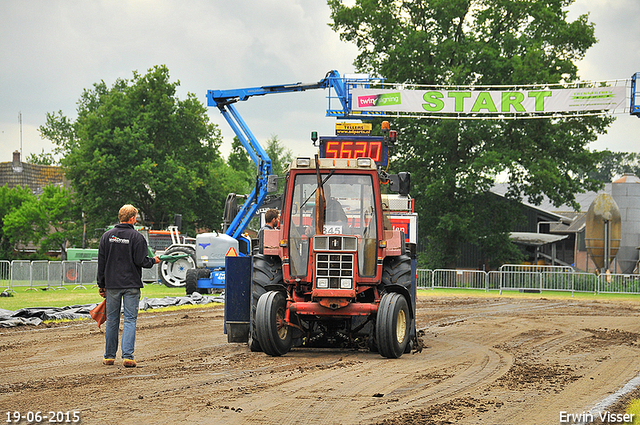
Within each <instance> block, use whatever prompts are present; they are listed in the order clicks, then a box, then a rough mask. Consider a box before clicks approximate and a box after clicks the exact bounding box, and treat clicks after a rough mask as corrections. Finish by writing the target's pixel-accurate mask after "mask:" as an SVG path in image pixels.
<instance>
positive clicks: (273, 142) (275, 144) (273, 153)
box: [264, 135, 293, 193]
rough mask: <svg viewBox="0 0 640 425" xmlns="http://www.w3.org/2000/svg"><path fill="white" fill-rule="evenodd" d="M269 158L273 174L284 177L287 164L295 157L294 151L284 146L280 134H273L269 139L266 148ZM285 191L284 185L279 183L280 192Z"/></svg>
mask: <svg viewBox="0 0 640 425" xmlns="http://www.w3.org/2000/svg"><path fill="white" fill-rule="evenodd" d="M264 150H265V152H267V155H269V158H271V168H272V170H273V171H272V172H273V174H275V175H276V176H279V177H284V175H285V173H286V172H287V165H288V164H289V163H290V162H291V161H292V159H293V153H292V152H291V150H290V149H287V148H285V147H284V145H283V144H282V142H281V141H280V139H278V136H276V135H273V136H271V138H270V139H269V140H267V145H266V147H265V148H264ZM282 192H284V185H283V184H282V183H280V184H278V193H282Z"/></svg>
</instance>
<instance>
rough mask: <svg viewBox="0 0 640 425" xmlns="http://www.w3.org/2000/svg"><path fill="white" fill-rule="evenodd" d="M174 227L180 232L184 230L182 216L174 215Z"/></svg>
mask: <svg viewBox="0 0 640 425" xmlns="http://www.w3.org/2000/svg"><path fill="white" fill-rule="evenodd" d="M173 225H174V226H176V227H177V228H178V231H180V230H182V214H174V216H173Z"/></svg>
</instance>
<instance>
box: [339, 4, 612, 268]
mask: <svg viewBox="0 0 640 425" xmlns="http://www.w3.org/2000/svg"><path fill="white" fill-rule="evenodd" d="M572 2H573V1H572V0H533V1H526V2H524V1H511V0H447V1H443V0H413V1H391V2H387V1H382V0H356V1H355V4H354V5H353V6H345V5H344V4H343V3H342V1H341V0H329V1H328V4H329V6H330V7H331V10H332V14H331V17H332V19H333V23H332V24H331V26H332V28H333V29H334V30H335V31H336V32H338V33H339V34H340V37H341V38H342V39H343V40H345V41H349V42H353V43H355V44H356V45H357V46H358V48H359V51H360V53H359V55H358V57H357V58H356V60H355V65H356V67H357V68H358V71H361V72H372V73H376V74H378V75H380V76H382V77H385V78H386V79H387V80H388V81H391V82H397V83H412V84H430V85H446V84H450V85H469V84H475V85H492V84H494V85H495V84H500V85H522V84H534V83H557V82H560V81H574V80H577V78H578V76H577V67H576V65H575V64H574V62H575V61H577V60H579V59H581V58H582V57H583V56H584V53H585V51H586V50H587V49H588V48H589V47H590V46H592V45H593V44H594V43H595V42H596V39H595V37H594V26H593V24H592V23H590V22H588V17H587V16H586V15H583V16H580V17H578V18H577V19H576V20H575V21H573V22H568V21H567V12H566V8H567V7H568V6H569V5H570V4H571V3H572ZM611 121H612V119H611V118H606V117H576V118H569V119H564V120H558V119H553V118H545V119H537V120H521V121H517V120H509V121H488V120H487V121H485V120H466V121H455V120H445V119H442V120H436V119H429V120H426V119H425V120H408V119H398V120H396V121H395V122H394V127H396V128H397V129H398V130H399V131H398V134H399V136H398V139H399V142H398V144H397V146H396V150H395V155H394V157H393V168H396V169H404V170H408V171H411V173H412V183H413V188H412V194H413V195H414V197H415V198H416V204H417V210H418V212H419V214H420V215H421V219H420V223H421V227H420V233H421V235H422V237H423V238H426V239H428V241H429V249H430V253H429V255H428V258H429V259H430V263H429V264H427V266H431V267H443V266H445V267H453V266H455V262H456V259H457V256H458V252H459V247H460V245H461V243H462V242H470V243H474V244H476V245H480V246H484V247H486V248H489V247H491V250H493V253H492V256H494V257H495V258H502V259H504V258H506V256H505V254H509V252H513V248H512V247H511V246H506V245H509V244H505V243H504V242H505V241H506V238H505V234H506V232H508V231H509V230H510V229H508V228H502V229H501V231H499V230H497V229H496V231H493V232H491V233H490V234H484V233H485V232H484V230H483V229H484V228H485V227H486V226H485V223H484V220H482V219H481V217H487V216H491V215H492V216H494V217H501V216H503V215H505V214H506V212H504V211H503V210H502V208H504V207H503V206H500V204H497V205H492V206H491V208H495V209H494V210H489V209H488V208H489V204H483V203H475V204H474V202H473V201H474V199H477V196H478V195H479V194H482V193H486V192H487V191H489V190H490V188H491V186H492V185H493V184H494V182H495V180H496V178H497V176H499V175H501V176H502V175H504V176H507V177H508V179H509V180H508V182H509V188H510V189H509V191H508V193H507V197H508V198H509V199H512V200H516V201H520V200H522V199H523V198H528V200H529V202H532V203H539V202H541V200H542V198H543V195H546V196H548V197H549V198H550V199H551V201H552V202H553V203H554V204H556V205H560V204H562V203H569V204H573V205H574V206H577V204H576V203H575V198H574V196H575V194H576V193H578V192H581V191H584V190H594V189H597V188H598V187H600V183H599V182H597V181H595V180H594V179H591V178H589V176H588V173H590V172H591V171H593V170H594V163H595V161H596V160H597V157H596V155H595V154H594V153H592V152H589V151H588V149H587V145H588V143H590V142H592V141H594V140H595V139H596V137H597V134H598V133H602V132H604V130H605V128H606V126H607V125H608V124H609V123H610V122H611ZM502 204H503V205H506V204H507V203H502ZM500 246H504V248H505V249H504V250H503V251H502V252H497V251H496V250H498V251H500Z"/></svg>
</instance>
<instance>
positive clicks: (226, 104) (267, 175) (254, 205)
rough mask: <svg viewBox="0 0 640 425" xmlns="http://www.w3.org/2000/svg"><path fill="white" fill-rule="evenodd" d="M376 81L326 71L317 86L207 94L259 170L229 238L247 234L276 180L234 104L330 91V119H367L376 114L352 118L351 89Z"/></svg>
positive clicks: (361, 75)
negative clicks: (318, 90)
mask: <svg viewBox="0 0 640 425" xmlns="http://www.w3.org/2000/svg"><path fill="white" fill-rule="evenodd" d="M374 81H376V82H382V80H381V79H379V78H372V77H370V76H369V75H365V74H356V75H348V76H347V75H345V76H340V73H339V72H338V71H335V70H334V71H329V72H327V74H326V75H325V77H324V78H323V79H322V80H320V81H318V82H317V83H310V84H304V83H295V84H283V85H276V86H260V87H249V88H244V89H233V90H209V91H208V92H207V105H208V106H215V107H217V108H218V109H219V110H220V112H221V113H222V116H224V118H225V119H226V120H227V122H228V123H229V125H230V126H231V129H232V130H233V132H234V133H235V134H236V136H237V137H238V140H240V143H242V146H244V148H245V150H246V151H247V152H248V153H249V156H250V157H251V159H252V160H253V162H254V163H255V164H256V166H257V167H258V178H257V184H256V187H255V188H254V189H253V191H252V192H251V194H249V196H248V198H247V200H246V201H245V203H244V204H243V205H242V208H241V209H240V211H239V212H238V214H237V215H236V217H235V218H234V219H233V221H232V222H231V225H230V226H229V227H228V228H227V230H226V231H225V233H226V234H227V235H229V236H231V237H233V238H234V239H237V238H238V237H240V235H241V234H242V232H244V230H245V229H246V228H247V226H248V225H249V221H251V218H252V217H253V215H254V214H255V212H256V211H257V210H258V208H260V206H261V205H262V203H263V201H264V199H265V197H266V196H267V193H268V192H269V188H270V187H272V186H271V182H273V181H274V177H271V173H272V167H271V159H270V158H269V155H267V153H266V152H265V150H264V149H263V148H262V147H261V146H260V143H258V141H257V140H256V138H255V136H254V135H253V133H252V132H251V130H249V127H247V124H246V123H245V122H244V120H243V119H242V117H241V116H240V114H239V113H238V111H237V110H236V108H235V106H234V104H235V103H236V102H239V101H244V100H247V99H249V98H250V97H253V96H264V95H266V94H272V93H291V92H299V91H306V90H313V89H327V88H328V89H329V96H328V99H329V106H328V108H327V116H328V117H337V118H367V115H375V114H366V113H359V114H358V115H353V113H352V111H351V97H350V94H349V90H350V89H351V88H353V87H356V86H364V87H368V86H369V84H371V83H372V82H374ZM332 99H333V100H334V105H335V104H336V103H337V107H336V108H332V106H331V101H332ZM336 100H337V102H336Z"/></svg>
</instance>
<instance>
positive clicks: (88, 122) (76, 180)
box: [40, 65, 235, 232]
mask: <svg viewBox="0 0 640 425" xmlns="http://www.w3.org/2000/svg"><path fill="white" fill-rule="evenodd" d="M179 84H180V83H179V82H171V81H170V80H169V70H168V69H167V67H166V66H163V65H161V66H155V67H153V68H151V69H149V70H148V72H147V74H145V75H141V74H139V73H138V72H135V71H134V72H133V79H132V80H125V79H118V80H117V81H116V82H115V83H114V84H113V86H112V87H108V86H107V85H106V84H105V83H104V81H101V82H100V83H96V84H94V85H93V88H91V89H85V90H84V92H83V93H82V95H81V97H80V99H79V101H78V108H77V115H78V118H77V119H76V120H75V121H73V120H70V119H68V118H67V117H65V116H64V115H63V114H62V112H58V113H57V114H55V113H50V114H47V121H46V124H45V125H44V126H42V127H40V132H41V134H42V137H43V138H46V139H49V140H52V141H53V142H54V143H55V144H56V146H57V149H58V152H59V153H60V154H61V155H62V159H61V164H62V166H63V167H64V168H65V170H66V175H67V178H69V179H70V180H71V182H72V185H73V189H74V190H75V193H76V196H77V200H78V202H79V204H80V205H81V206H82V210H83V211H84V212H85V214H86V218H87V222H88V223H89V224H88V226H89V228H100V227H104V226H106V225H108V224H110V223H113V222H114V221H115V220H116V219H117V212H118V209H119V208H120V207H121V206H122V205H123V204H125V203H131V204H133V205H135V206H136V207H138V209H139V210H140V211H141V213H142V214H141V215H142V218H144V222H145V223H146V224H148V225H152V226H153V227H154V228H163V227H165V226H167V225H168V224H171V223H172V222H173V217H174V214H177V213H180V214H182V215H183V226H184V231H189V232H193V231H194V230H195V229H196V228H217V227H218V225H219V223H220V221H221V217H222V211H223V207H224V200H225V198H226V193H227V192H228V191H230V190H233V189H234V188H233V187H229V186H233V185H234V184H235V182H233V181H232V182H229V181H226V182H225V184H228V185H229V186H224V185H221V181H220V180H221V179H220V178H219V177H220V176H221V175H224V173H225V170H227V169H228V168H227V166H226V164H225V163H224V160H223V159H222V158H221V157H220V154H219V150H218V149H219V146H220V143H221V135H220V131H219V129H218V128H217V126H216V125H214V124H212V123H210V122H209V118H208V116H207V110H206V108H205V106H204V105H203V104H202V103H201V102H200V101H198V100H197V98H196V96H195V95H194V94H192V93H189V94H187V97H186V99H184V100H180V99H178V98H177V96H176V88H177V87H178V86H179Z"/></svg>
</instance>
